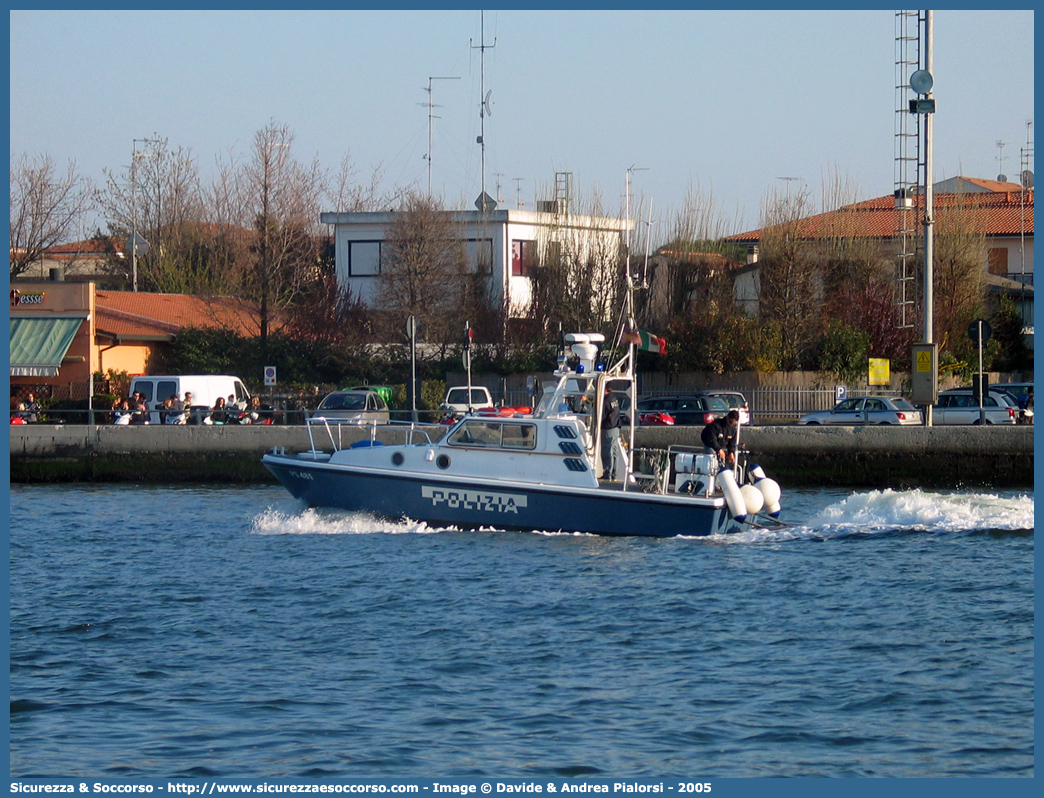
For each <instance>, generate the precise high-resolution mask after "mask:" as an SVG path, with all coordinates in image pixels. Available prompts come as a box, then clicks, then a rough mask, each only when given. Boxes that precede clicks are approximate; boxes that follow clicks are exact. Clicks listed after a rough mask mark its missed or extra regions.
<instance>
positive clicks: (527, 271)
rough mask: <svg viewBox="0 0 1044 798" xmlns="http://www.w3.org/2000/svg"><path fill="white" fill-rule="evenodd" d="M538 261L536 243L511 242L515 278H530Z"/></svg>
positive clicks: (512, 272)
mask: <svg viewBox="0 0 1044 798" xmlns="http://www.w3.org/2000/svg"><path fill="white" fill-rule="evenodd" d="M535 260H536V242H535V241H512V242H511V274H512V276H514V277H529V276H531V275H532V273H533V264H534V262H535Z"/></svg>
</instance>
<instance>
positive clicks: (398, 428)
mask: <svg viewBox="0 0 1044 798" xmlns="http://www.w3.org/2000/svg"><path fill="white" fill-rule="evenodd" d="M305 425H306V427H307V429H308V444H309V447H308V448H309V451H308V453H309V454H311V455H312V456H316V455H318V454H320V453H323V452H325V451H326V450H325V449H320V448H317V447H316V445H315V437H314V430H315V429H316V428H322V430H324V431H325V432H326V438H327V440H329V442H330V448H332V449H333V451H335V452H336V451H340V450H341V449H343V448H345V442H344V436H343V434H342V433H343V431H344V429H345V428H351V429H355V430H357V429H361V428H362V429H366V430H368V431H369V438H368V442H369V444H370V445H371V446H372V445H374V444H375V443H377V433H378V432H380V431H391V432H392V433H398V432H402V433H403V439H404V441H403V442H404V443H405V444H406V445H407V446H414V445H425V444H427V445H431V444H433V443H434V442H435V440H437V439H438V438H439V437H441V435H442V434H443V433H444V432H445V430H446V427H445V425H442V424H422V423H420V422H416V421H379V420H376V419H360V418H324V417H322V416H315V417H313V418H308V419H305ZM335 430H336V432H335ZM436 431H437V432H438V433H439V434H438V435H435V437H434V438H433V437H432V434H431V433H433V432H436ZM360 440H366V439H360V438H358V437H357V436H355V435H352V440H351V441H350V442H349V444H348V445H351V444H358V443H359V441H360Z"/></svg>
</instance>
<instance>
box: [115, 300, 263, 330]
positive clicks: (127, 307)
mask: <svg viewBox="0 0 1044 798" xmlns="http://www.w3.org/2000/svg"><path fill="white" fill-rule="evenodd" d="M95 313H96V318H97V321H96V327H97V329H98V331H99V332H104V333H109V334H111V335H118V336H120V337H121V338H144V339H152V338H170V337H172V336H174V335H176V334H177V333H178V332H180V331H181V330H182V329H184V328H186V327H200V328H204V329H229V330H233V331H234V332H237V333H239V334H240V335H249V336H254V335H257V324H256V322H255V321H254V320H253V317H252V316H251V313H250V306H249V305H248V304H247V303H244V302H242V301H241V300H238V299H235V298H233V297H200V296H188V295H184V294H152V293H146V292H140V291H139V292H134V291H97V292H96V293H95Z"/></svg>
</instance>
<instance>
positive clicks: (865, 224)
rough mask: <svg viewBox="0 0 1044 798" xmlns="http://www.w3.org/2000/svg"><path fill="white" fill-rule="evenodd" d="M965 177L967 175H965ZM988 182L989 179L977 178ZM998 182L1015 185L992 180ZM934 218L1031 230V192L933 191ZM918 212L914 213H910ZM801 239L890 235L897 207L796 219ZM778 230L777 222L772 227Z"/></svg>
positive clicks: (990, 231)
mask: <svg viewBox="0 0 1044 798" xmlns="http://www.w3.org/2000/svg"><path fill="white" fill-rule="evenodd" d="M965 179H968V178H965ZM979 182H981V183H991V182H995V181H979ZM996 185H999V186H1009V185H1011V186H1014V187H1015V188H1016V189H1018V188H1019V187H1018V186H1015V185H1014V184H1008V183H997V184H996ZM914 203H915V204H916V205H917V206H919V207H920V206H923V199H922V198H921V197H914ZM932 205H933V208H934V209H935V216H936V221H937V222H938V221H939V220H940V219H941V218H944V217H945V216H946V215H947V214H953V213H958V212H959V213H961V214H962V215H963V217H964V219H965V220H966V222H965V223H966V224H967V225H968V226H969V228H970V229H971V230H972V231H974V232H977V233H980V234H982V235H986V236H1017V235H1020V233H1021V232H1022V231H1023V230H1025V233H1026V235H1028V236H1032V235H1033V191H1032V190H1029V191H1026V192H1025V197H1023V192H1022V191H1020V190H1016V191H997V192H982V193H978V192H976V193H964V194H936V195H934V196H933V201H932ZM916 215H917V216H918V217H919V216H920V214H916ZM794 225H795V229H796V232H797V234H798V235H799V236H800V237H801V238H807V239H822V238H838V237H847V238H890V237H892V236H894V235H895V233H896V230H898V229H899V211H897V210H896V209H895V199H894V197H892V196H891V195H889V196H885V197H877V198H876V199H872V200H866V201H865V202H857V203H855V204H854V205H846V206H845V207H843V208H839V209H838V210H836V211H830V212H829V213H821V214H818V215H816V216H809V217H806V218H804V219H799V220H797V221H796V222H795V223H794ZM773 229H774V228H773V227H772V226H770V227H763V228H761V229H759V230H751V231H749V232H746V233H738V234H736V235H731V236H728V237H726V239H725V240H726V241H736V242H753V241H760V240H761V239H762V238H764V237H765V236H766V235H769V234H770V233H771V231H772V230H773ZM775 229H780V226H778V225H777V226H775Z"/></svg>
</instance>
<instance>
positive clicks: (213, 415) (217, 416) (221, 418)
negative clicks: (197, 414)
mask: <svg viewBox="0 0 1044 798" xmlns="http://www.w3.org/2000/svg"><path fill="white" fill-rule="evenodd" d="M226 421H228V411H227V410H226V409H225V397H224V396H219V397H218V398H217V401H216V402H215V403H214V407H213V408H211V410H210V416H209V417H208V418H207V420H206V421H205V422H204V423H205V424H224V423H225V422H226Z"/></svg>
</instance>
